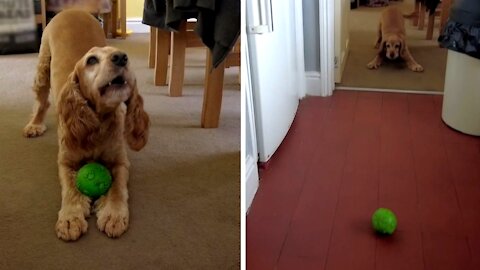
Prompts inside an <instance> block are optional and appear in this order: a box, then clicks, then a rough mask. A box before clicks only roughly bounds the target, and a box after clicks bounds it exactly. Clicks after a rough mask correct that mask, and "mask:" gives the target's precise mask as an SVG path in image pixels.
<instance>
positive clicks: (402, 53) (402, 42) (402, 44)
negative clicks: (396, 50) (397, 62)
mask: <svg viewBox="0 0 480 270" xmlns="http://www.w3.org/2000/svg"><path fill="white" fill-rule="evenodd" d="M406 51H407V44H405V39H400V57H405V53H406Z"/></svg>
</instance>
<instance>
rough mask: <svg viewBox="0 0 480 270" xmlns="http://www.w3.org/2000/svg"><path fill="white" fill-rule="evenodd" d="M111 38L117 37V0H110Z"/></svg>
mask: <svg viewBox="0 0 480 270" xmlns="http://www.w3.org/2000/svg"><path fill="white" fill-rule="evenodd" d="M111 16H112V21H111V23H112V27H111V30H112V32H111V33H112V38H116V37H117V27H118V0H112V14H111Z"/></svg>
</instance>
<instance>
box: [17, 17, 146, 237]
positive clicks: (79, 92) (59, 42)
mask: <svg viewBox="0 0 480 270" xmlns="http://www.w3.org/2000/svg"><path fill="white" fill-rule="evenodd" d="M38 61H39V62H38V66H37V74H36V77H35V81H34V85H33V90H34V92H35V94H36V100H37V102H36V106H35V107H34V113H33V117H32V119H31V120H30V122H29V123H28V124H27V125H26V127H25V128H24V131H23V133H24V136H26V137H37V136H41V135H42V134H43V133H44V132H45V131H46V129H47V127H46V126H45V124H44V118H45V114H46V112H47V109H48V107H49V102H48V96H49V93H50V91H51V92H52V93H53V96H54V100H55V101H56V105H57V106H56V107H57V115H58V144H59V152H58V173H59V178H60V185H61V188H62V194H61V196H62V203H61V208H60V211H59V212H58V221H57V223H56V226H55V229H56V233H57V236H58V237H59V238H61V239H63V240H66V241H69V240H76V239H78V238H79V237H80V236H81V235H82V234H83V233H85V232H86V231H87V226H88V223H87V221H86V218H87V217H88V216H89V215H90V212H91V203H92V201H91V199H90V198H89V197H87V196H85V195H83V194H81V193H80V192H79V191H78V190H77V189H76V187H75V175H76V172H77V171H78V169H79V168H80V167H81V166H83V165H84V164H85V163H87V162H89V161H98V162H101V163H102V164H104V165H105V166H106V167H107V168H108V169H109V170H110V172H111V173H112V176H113V182H112V186H111V188H110V190H109V191H108V193H107V194H106V195H104V196H101V197H100V198H99V199H98V200H97V201H96V202H95V205H94V209H93V210H94V211H95V212H96V215H97V226H98V228H99V229H100V230H101V231H103V232H105V233H106V234H107V235H108V236H109V237H118V236H120V235H121V234H123V233H124V232H125V231H126V230H127V227H128V224H129V209H128V190H127V181H128V178H129V171H128V169H129V166H130V163H129V161H128V158H127V149H126V145H127V144H128V146H129V147H130V148H131V149H133V150H137V151H138V150H140V149H142V148H143V146H144V145H145V144H146V142H147V137H148V127H149V118H148V115H147V114H146V113H145V111H144V109H143V99H142V97H141V96H140V94H139V93H138V90H137V86H136V79H135V75H134V74H133V72H132V70H131V69H130V66H129V60H128V57H127V55H126V54H125V53H124V52H121V51H119V50H118V49H115V48H113V47H106V40H105V36H104V32H103V30H102V28H101V27H100V23H99V21H98V20H96V19H95V18H94V17H93V16H92V15H91V14H90V13H88V12H86V11H82V10H74V9H70V10H65V11H62V12H60V13H59V14H58V15H56V16H55V17H54V18H53V19H52V20H51V22H50V23H49V24H48V25H47V27H46V28H45V31H44V33H43V36H42V43H41V47H40V53H39V60H38ZM123 104H125V105H123Z"/></svg>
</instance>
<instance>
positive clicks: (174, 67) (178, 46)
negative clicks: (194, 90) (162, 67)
mask: <svg viewBox="0 0 480 270" xmlns="http://www.w3.org/2000/svg"><path fill="white" fill-rule="evenodd" d="M186 30H187V24H186V22H182V23H181V24H180V27H179V30H178V32H175V33H173V34H172V42H171V44H172V46H171V47H170V57H171V58H170V59H171V60H170V69H169V73H168V74H169V83H168V91H169V94H170V96H171V97H179V96H181V95H182V88H183V79H184V74H185V48H186V47H187V31H186Z"/></svg>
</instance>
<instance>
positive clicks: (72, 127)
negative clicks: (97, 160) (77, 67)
mask: <svg viewBox="0 0 480 270" xmlns="http://www.w3.org/2000/svg"><path fill="white" fill-rule="evenodd" d="M57 108H58V114H59V121H60V124H61V125H63V126H64V133H63V137H62V138H61V139H62V141H63V142H64V143H65V145H66V146H67V147H68V148H70V149H77V148H82V149H90V148H93V147H94V146H95V145H94V138H93V136H94V134H95V131H96V130H97V128H98V127H99V125H100V120H99V119H98V117H97V115H96V114H95V113H94V112H93V110H92V108H91V107H90V106H89V105H88V102H87V100H86V99H85V98H84V97H83V96H82V94H81V91H80V86H79V79H78V75H77V72H76V71H73V72H72V73H71V74H70V76H68V79H67V82H66V83H65V86H64V87H63V89H62V92H61V93H60V97H59V99H58V104H57Z"/></svg>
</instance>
